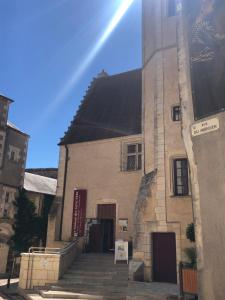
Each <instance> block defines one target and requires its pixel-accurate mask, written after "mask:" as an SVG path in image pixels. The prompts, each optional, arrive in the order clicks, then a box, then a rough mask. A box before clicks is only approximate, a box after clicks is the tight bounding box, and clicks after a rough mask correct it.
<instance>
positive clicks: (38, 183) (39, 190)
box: [23, 172, 57, 216]
mask: <svg viewBox="0 0 225 300" xmlns="http://www.w3.org/2000/svg"><path fill="white" fill-rule="evenodd" d="M56 185H57V180H56V179H54V178H50V177H45V176H40V175H37V174H32V173H28V172H25V176H24V185H23V188H24V190H25V191H26V195H27V198H28V199H29V200H31V201H32V202H33V203H34V204H35V207H36V214H37V215H38V216H42V215H43V211H44V208H45V205H46V206H48V207H49V208H50V206H51V202H52V200H53V198H54V196H55V194H56ZM46 196H48V197H46ZM46 198H48V200H47V199H46ZM45 201H48V202H50V203H49V204H48V203H45Z"/></svg>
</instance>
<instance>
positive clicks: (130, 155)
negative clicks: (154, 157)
mask: <svg viewBox="0 0 225 300" xmlns="http://www.w3.org/2000/svg"><path fill="white" fill-rule="evenodd" d="M124 154H125V155H124V156H125V158H124V168H123V169H124V171H136V170H141V166H142V144H141V143H137V144H126V145H125V153H124Z"/></svg>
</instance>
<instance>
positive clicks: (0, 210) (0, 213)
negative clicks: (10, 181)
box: [0, 186, 16, 218]
mask: <svg viewBox="0 0 225 300" xmlns="http://www.w3.org/2000/svg"><path fill="white" fill-rule="evenodd" d="M15 194H16V189H14V188H10V187H6V186H3V194H2V197H1V205H0V217H4V212H5V211H7V215H8V216H7V218H8V217H10V213H11V211H12V202H13V201H14V200H15ZM6 198H8V199H7V202H6Z"/></svg>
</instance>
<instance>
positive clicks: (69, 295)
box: [40, 291, 126, 300]
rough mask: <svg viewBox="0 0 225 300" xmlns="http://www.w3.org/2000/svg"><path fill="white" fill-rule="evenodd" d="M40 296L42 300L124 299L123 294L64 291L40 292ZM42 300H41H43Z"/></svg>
mask: <svg viewBox="0 0 225 300" xmlns="http://www.w3.org/2000/svg"><path fill="white" fill-rule="evenodd" d="M40 295H41V296H42V298H43V299H44V300H47V299H57V300H59V299H88V300H106V299H107V300H123V299H126V296H125V294H118V293H117V294H115V295H94V294H88V293H73V292H65V291H40ZM43 299H42V300H43Z"/></svg>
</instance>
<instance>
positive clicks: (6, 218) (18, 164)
mask: <svg viewBox="0 0 225 300" xmlns="http://www.w3.org/2000/svg"><path fill="white" fill-rule="evenodd" d="M12 102H13V101H12V100H10V99H9V98H7V97H4V96H2V95H1V96H0V273H2V272H4V271H5V266H6V262H7V256H8V245H7V241H8V240H9V238H10V237H11V235H12V233H13V232H12V226H11V224H12V219H13V215H14V211H13V205H12V202H13V201H14V199H15V195H16V192H17V190H18V188H19V187H22V186H23V180H24V172H25V164H26V157H27V146H28V138H29V136H28V135H27V134H25V133H23V132H22V131H20V130H19V129H18V128H17V127H15V126H14V125H13V124H12V123H10V122H8V110H9V105H10V104H11V103H12Z"/></svg>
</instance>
